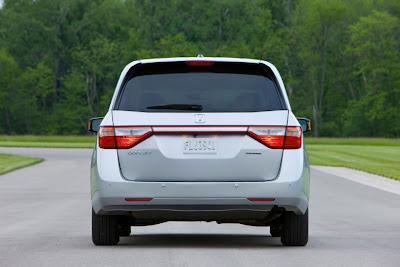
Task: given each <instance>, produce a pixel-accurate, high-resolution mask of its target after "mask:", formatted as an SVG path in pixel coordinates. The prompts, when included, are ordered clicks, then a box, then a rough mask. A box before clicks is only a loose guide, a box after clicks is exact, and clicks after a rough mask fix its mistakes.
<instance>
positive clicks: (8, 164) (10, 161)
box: [0, 154, 43, 175]
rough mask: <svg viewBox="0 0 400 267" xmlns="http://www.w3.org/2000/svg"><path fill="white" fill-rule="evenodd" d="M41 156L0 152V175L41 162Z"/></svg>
mask: <svg viewBox="0 0 400 267" xmlns="http://www.w3.org/2000/svg"><path fill="white" fill-rule="evenodd" d="M42 161H43V159H41V158H31V157H26V156H20V155H10V154H0V175H2V174H5V173H7V172H11V171H14V170H17V169H21V168H24V167H28V166H31V165H33V164H36V163H39V162H42Z"/></svg>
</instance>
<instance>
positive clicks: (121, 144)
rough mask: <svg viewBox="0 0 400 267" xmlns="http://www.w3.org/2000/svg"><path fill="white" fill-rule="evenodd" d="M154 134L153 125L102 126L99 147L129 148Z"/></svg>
mask: <svg viewBox="0 0 400 267" xmlns="http://www.w3.org/2000/svg"><path fill="white" fill-rule="evenodd" d="M152 134H153V132H152V130H151V127H130V126H116V127H113V126H101V127H100V129H99V147H101V148H105V149H128V148H132V147H134V146H136V145H137V144H139V143H140V142H142V141H144V140H146V139H147V138H149V137H150V136H151V135H152Z"/></svg>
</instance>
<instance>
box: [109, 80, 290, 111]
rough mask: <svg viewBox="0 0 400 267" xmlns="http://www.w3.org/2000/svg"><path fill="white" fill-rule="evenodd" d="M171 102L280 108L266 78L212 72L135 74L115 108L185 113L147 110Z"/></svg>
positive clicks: (223, 108)
mask: <svg viewBox="0 0 400 267" xmlns="http://www.w3.org/2000/svg"><path fill="white" fill-rule="evenodd" d="M171 104H189V105H202V107H203V109H202V111H201V112H254V111H269V110H281V109H283V107H282V104H281V101H280V97H279V95H278V91H277V88H276V86H275V84H274V82H273V81H272V80H271V79H269V78H268V77H266V76H262V75H251V74H240V73H212V72H204V73H203V72H199V73H195V72H188V73H166V74H147V75H142V76H135V77H133V78H132V79H130V80H129V81H128V82H127V83H126V85H125V88H124V90H123V93H122V95H121V96H120V102H119V106H118V108H117V109H119V110H131V111H145V112H188V111H176V110H164V109H161V110H159V109H158V110H154V109H148V107H151V106H160V105H171ZM189 112H193V111H189Z"/></svg>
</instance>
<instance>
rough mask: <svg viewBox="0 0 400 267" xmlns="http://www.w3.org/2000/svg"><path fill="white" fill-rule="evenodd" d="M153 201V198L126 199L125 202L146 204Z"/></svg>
mask: <svg viewBox="0 0 400 267" xmlns="http://www.w3.org/2000/svg"><path fill="white" fill-rule="evenodd" d="M151 200H153V199H152V198H125V201H129V202H130V201H144V202H148V201H151Z"/></svg>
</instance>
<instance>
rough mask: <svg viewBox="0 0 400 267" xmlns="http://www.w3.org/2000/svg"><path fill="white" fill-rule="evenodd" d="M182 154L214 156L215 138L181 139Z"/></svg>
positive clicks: (215, 149) (215, 150) (215, 148)
mask: <svg viewBox="0 0 400 267" xmlns="http://www.w3.org/2000/svg"><path fill="white" fill-rule="evenodd" d="M183 153H184V154H216V153H217V140H216V138H184V139H183Z"/></svg>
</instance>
